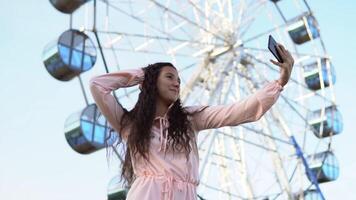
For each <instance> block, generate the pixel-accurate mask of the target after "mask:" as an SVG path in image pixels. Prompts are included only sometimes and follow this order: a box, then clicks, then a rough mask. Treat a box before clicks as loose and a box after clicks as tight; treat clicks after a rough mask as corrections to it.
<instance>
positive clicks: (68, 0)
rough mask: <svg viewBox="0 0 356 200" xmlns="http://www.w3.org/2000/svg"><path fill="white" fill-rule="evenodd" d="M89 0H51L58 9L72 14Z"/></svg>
mask: <svg viewBox="0 0 356 200" xmlns="http://www.w3.org/2000/svg"><path fill="white" fill-rule="evenodd" d="M88 1H90V0H50V1H49V2H51V4H52V6H53V7H55V8H56V9H57V10H58V11H60V12H62V13H65V14H71V13H73V12H74V11H75V10H77V9H78V8H79V7H80V6H82V5H84V4H85V3H86V2H88Z"/></svg>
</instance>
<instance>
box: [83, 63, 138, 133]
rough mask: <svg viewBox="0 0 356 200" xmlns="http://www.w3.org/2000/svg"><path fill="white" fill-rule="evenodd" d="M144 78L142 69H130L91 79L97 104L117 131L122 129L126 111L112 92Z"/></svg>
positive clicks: (91, 88) (135, 83)
mask: <svg viewBox="0 0 356 200" xmlns="http://www.w3.org/2000/svg"><path fill="white" fill-rule="evenodd" d="M143 80H144V72H143V70H142V69H129V70H122V71H119V72H113V73H108V74H103V75H99V76H95V77H92V78H91V79H90V81H89V84H90V91H91V94H92V96H93V98H94V101H95V103H96V105H97V106H98V108H99V110H100V112H101V113H102V114H103V115H104V116H105V118H106V119H107V120H108V122H109V124H110V125H111V126H112V127H113V128H114V130H115V131H116V132H117V133H119V130H120V121H121V118H122V115H123V114H124V111H123V108H122V106H121V105H120V104H119V103H118V102H116V100H115V97H114V96H113V95H112V94H111V92H112V91H114V90H116V89H119V88H125V87H130V86H134V85H137V84H139V83H142V82H143Z"/></svg>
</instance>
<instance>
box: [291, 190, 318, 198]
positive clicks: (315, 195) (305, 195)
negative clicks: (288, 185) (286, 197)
mask: <svg viewBox="0 0 356 200" xmlns="http://www.w3.org/2000/svg"><path fill="white" fill-rule="evenodd" d="M295 199H304V200H323V197H322V196H321V194H320V193H319V192H318V191H317V190H315V189H308V190H306V191H304V192H301V193H298V194H297V195H295Z"/></svg>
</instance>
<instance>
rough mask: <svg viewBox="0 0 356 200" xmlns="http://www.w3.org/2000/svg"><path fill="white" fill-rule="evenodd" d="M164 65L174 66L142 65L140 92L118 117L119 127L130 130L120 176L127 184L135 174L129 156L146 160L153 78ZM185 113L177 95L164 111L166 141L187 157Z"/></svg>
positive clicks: (188, 126) (153, 107)
mask: <svg viewBox="0 0 356 200" xmlns="http://www.w3.org/2000/svg"><path fill="white" fill-rule="evenodd" d="M165 66H170V67H173V68H175V67H174V66H173V65H172V64H171V63H164V62H160V63H155V64H151V65H148V66H147V67H144V68H142V69H143V71H144V74H145V75H144V76H145V78H144V81H143V83H142V88H141V92H140V94H139V97H138V101H137V103H136V105H135V106H134V108H133V109H132V110H130V111H127V110H126V109H124V115H123V117H122V118H121V122H120V124H121V130H120V132H121V131H122V130H123V129H124V128H126V127H127V126H129V127H130V134H129V136H128V139H127V144H126V152H125V157H124V161H123V164H122V171H121V178H124V181H125V182H126V183H127V185H128V186H130V185H131V184H132V182H133V181H134V179H135V178H136V177H135V176H134V173H133V166H132V158H137V157H139V156H141V157H142V158H144V159H146V160H148V159H149V155H148V150H149V146H150V138H151V128H152V125H153V121H154V117H155V114H156V100H157V96H158V88H157V79H158V77H159V75H160V72H161V69H162V68H163V67H165ZM188 115H189V113H188V112H186V111H185V110H184V109H183V107H182V105H181V101H180V99H179V98H178V99H177V100H176V101H175V102H174V104H173V106H172V107H171V109H170V110H169V112H168V113H167V116H168V121H169V127H168V138H167V139H168V144H170V145H171V146H170V147H168V148H172V149H173V152H185V155H186V158H188V155H189V153H190V152H191V146H190V141H191V140H192V138H193V137H192V135H190V134H191V133H192V131H191V123H190V122H189V120H188Z"/></svg>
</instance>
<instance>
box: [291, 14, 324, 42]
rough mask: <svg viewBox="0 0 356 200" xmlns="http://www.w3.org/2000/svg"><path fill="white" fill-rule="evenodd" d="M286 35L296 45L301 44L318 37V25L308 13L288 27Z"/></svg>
mask: <svg viewBox="0 0 356 200" xmlns="http://www.w3.org/2000/svg"><path fill="white" fill-rule="evenodd" d="M288 33H289V35H290V37H291V38H292V40H293V42H294V43H296V44H303V43H305V42H308V41H310V40H311V39H315V38H318V37H319V36H320V34H319V26H318V23H317V21H316V19H315V17H314V16H313V15H311V14H310V13H306V14H304V15H302V16H301V17H299V18H298V20H297V21H296V22H295V23H293V24H292V25H290V26H289V27H288Z"/></svg>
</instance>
